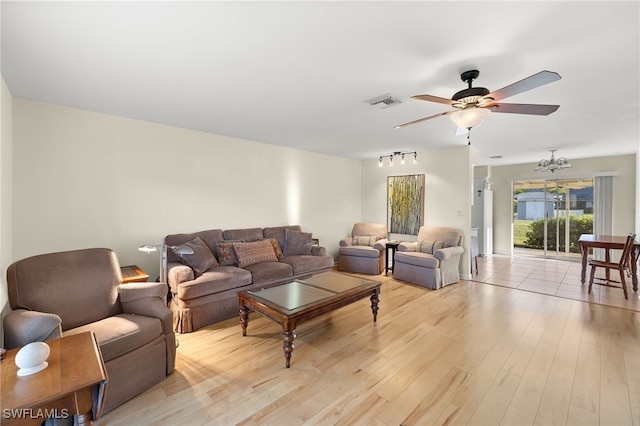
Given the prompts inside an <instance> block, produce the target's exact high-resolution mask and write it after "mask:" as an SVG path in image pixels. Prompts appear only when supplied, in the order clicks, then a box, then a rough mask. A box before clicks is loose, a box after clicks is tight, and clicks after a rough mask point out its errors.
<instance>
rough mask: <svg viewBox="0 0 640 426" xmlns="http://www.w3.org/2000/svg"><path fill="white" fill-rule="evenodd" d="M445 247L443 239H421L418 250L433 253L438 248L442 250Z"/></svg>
mask: <svg viewBox="0 0 640 426" xmlns="http://www.w3.org/2000/svg"><path fill="white" fill-rule="evenodd" d="M443 247H444V242H443V241H430V240H421V241H418V247H417V248H418V251H421V252H423V253H428V254H433V253H434V252H435V251H436V250H440V249H441V248H443Z"/></svg>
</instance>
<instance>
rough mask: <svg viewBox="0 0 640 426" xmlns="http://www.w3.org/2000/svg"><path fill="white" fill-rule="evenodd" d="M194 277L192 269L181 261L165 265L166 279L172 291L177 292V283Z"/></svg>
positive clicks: (191, 279)
mask: <svg viewBox="0 0 640 426" xmlns="http://www.w3.org/2000/svg"><path fill="white" fill-rule="evenodd" d="M195 279H196V276H195V273H194V272H193V269H191V268H190V267H189V266H187V265H183V264H182V263H177V262H172V263H169V265H168V266H167V281H169V287H171V292H172V293H177V292H178V284H180V283H184V282H187V281H193V280H195Z"/></svg>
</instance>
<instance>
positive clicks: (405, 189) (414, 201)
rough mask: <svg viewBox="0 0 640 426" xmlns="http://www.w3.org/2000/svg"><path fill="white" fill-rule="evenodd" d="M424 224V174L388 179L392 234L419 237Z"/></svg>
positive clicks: (388, 204)
mask: <svg viewBox="0 0 640 426" xmlns="http://www.w3.org/2000/svg"><path fill="white" fill-rule="evenodd" d="M423 223H424V174H420V175H407V176H389V177H388V178H387V228H388V230H389V233H391V234H405V235H418V231H419V230H420V227H421V226H422V225H423Z"/></svg>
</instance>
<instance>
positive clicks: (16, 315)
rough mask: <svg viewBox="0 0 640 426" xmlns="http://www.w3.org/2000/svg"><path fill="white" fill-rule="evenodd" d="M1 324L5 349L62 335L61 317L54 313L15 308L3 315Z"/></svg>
mask: <svg viewBox="0 0 640 426" xmlns="http://www.w3.org/2000/svg"><path fill="white" fill-rule="evenodd" d="M2 324H3V329H4V347H5V348H6V349H15V348H19V347H21V346H24V345H26V344H29V343H31V342H44V341H46V340H51V339H57V338H59V337H62V319H61V318H60V317H59V316H58V315H55V314H48V313H44V312H37V311H28V310H26V309H16V310H15V311H11V312H9V313H8V314H7V315H5V317H4V318H3V320H2Z"/></svg>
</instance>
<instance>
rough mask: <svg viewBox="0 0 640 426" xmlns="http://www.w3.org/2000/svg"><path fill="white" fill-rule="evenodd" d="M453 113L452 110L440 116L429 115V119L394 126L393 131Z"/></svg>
mask: <svg viewBox="0 0 640 426" xmlns="http://www.w3.org/2000/svg"><path fill="white" fill-rule="evenodd" d="M454 112H455V110H453V111H446V112H441V113H440V114H435V115H430V116H429V117H425V118H420V119H418V120H414V121H410V122H408V123H404V124H398V125H397V126H395V127H394V129H400V128H402V127H407V126H411V125H412V124H418V123H422V122H423V121H427V120H431V119H432V118H437V117H442V116H443V115H448V114H452V113H454Z"/></svg>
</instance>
